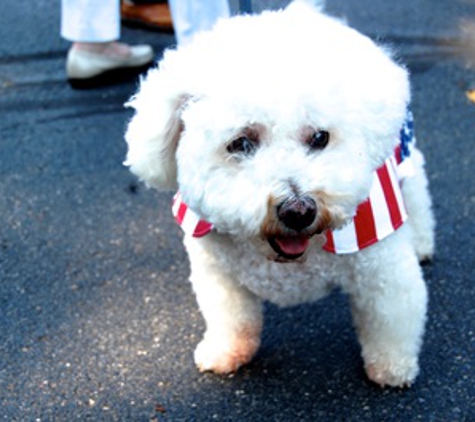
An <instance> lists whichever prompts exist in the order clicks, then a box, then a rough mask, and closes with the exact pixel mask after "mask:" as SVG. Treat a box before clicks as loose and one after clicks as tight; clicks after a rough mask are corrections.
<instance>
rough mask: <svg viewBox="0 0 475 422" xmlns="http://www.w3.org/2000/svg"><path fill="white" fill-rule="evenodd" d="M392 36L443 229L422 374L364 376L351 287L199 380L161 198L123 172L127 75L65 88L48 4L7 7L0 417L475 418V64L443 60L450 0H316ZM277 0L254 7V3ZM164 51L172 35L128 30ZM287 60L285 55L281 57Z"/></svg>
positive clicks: (0, 162)
mask: <svg viewBox="0 0 475 422" xmlns="http://www.w3.org/2000/svg"><path fill="white" fill-rule="evenodd" d="M328 3H329V7H328V8H329V10H330V11H332V12H333V13H335V14H337V15H339V16H345V17H346V18H347V19H348V21H349V22H350V23H351V24H353V25H354V26H356V27H357V28H358V29H360V30H361V31H362V32H364V33H366V34H368V35H370V36H371V37H373V38H375V39H378V40H383V41H385V42H388V43H390V44H391V45H393V47H394V48H395V49H396V50H398V51H399V53H400V57H401V59H402V60H403V61H404V62H406V63H407V64H408V66H409V68H410V70H411V72H412V83H413V111H414V114H415V119H416V120H415V122H416V133H417V137H418V142H419V146H420V148H421V149H422V150H423V151H424V153H425V155H426V158H427V169H428V173H429V177H430V182H431V190H432V193H433V198H434V208H435V214H436V217H437V221H438V229H437V245H438V247H437V254H436V256H435V260H434V262H433V263H432V264H431V265H428V266H426V267H425V268H424V272H425V276H426V279H427V283H428V286H429V290H430V308H429V320H428V324H427V333H426V336H425V342H424V347H423V350H422V354H421V362H420V363H421V374H420V376H419V378H418V379H417V381H416V383H415V384H414V385H413V386H412V388H410V389H405V390H399V389H384V390H382V389H380V388H378V387H377V386H375V385H373V384H371V383H370V382H369V381H367V379H366V378H365V374H364V371H363V366H362V360H361V358H360V351H359V346H358V343H357V340H356V337H355V334H354V331H353V328H352V325H351V319H350V313H349V307H348V303H347V300H346V298H345V297H344V296H343V295H341V294H340V293H338V292H335V293H334V294H332V295H331V296H330V297H328V298H326V299H324V300H322V301H320V302H317V303H315V304H312V305H307V306H300V307H295V308H290V309H283V310H282V309H278V308H277V307H274V306H272V305H269V306H267V307H266V325H265V331H264V336H263V341H262V347H261V349H260V351H259V353H258V355H257V356H256V358H255V359H254V361H253V362H252V363H251V364H250V365H248V366H246V367H245V368H243V369H242V370H241V371H239V372H238V373H237V374H235V375H234V376H230V377H220V376H216V375H213V374H200V373H199V372H198V371H197V370H196V368H195V366H194V363H193V359H192V354H193V350H194V347H195V346H196V344H197V342H198V341H199V339H200V337H201V335H202V333H203V330H204V324H203V320H202V318H201V316H200V314H199V311H198V308H197V305H196V303H195V300H194V296H193V293H192V291H191V287H190V285H189V283H188V281H187V275H188V263H187V258H186V255H185V253H184V250H183V247H182V244H181V233H180V230H179V228H178V227H176V225H175V223H174V222H173V219H172V216H171V211H170V199H171V195H170V194H169V193H158V192H155V191H151V190H146V189H145V188H144V187H143V186H141V185H140V184H138V183H137V181H136V180H135V178H134V177H133V176H132V175H131V174H129V172H128V170H127V169H126V168H124V167H123V166H122V161H123V159H124V156H125V152H126V148H125V142H124V140H123V132H124V128H125V125H126V122H127V119H128V118H130V112H129V111H127V110H125V109H124V108H123V106H122V104H123V103H124V101H126V99H127V98H128V97H129V96H130V95H131V94H132V93H133V92H134V90H135V87H136V84H135V83H134V82H131V83H127V84H123V85H118V86H113V87H109V88H103V89H97V90H93V91H74V90H72V89H71V88H69V86H68V85H67V83H66V81H65V72H64V59H65V55H66V52H67V48H68V46H69V44H68V43H67V42H66V41H64V40H61V39H60V37H59V11H60V4H59V1H58V0H54V1H46V0H37V1H34V2H32V1H27V0H18V1H16V0H3V1H2V6H3V9H2V10H3V12H2V14H1V15H0V148H1V154H0V212H1V214H0V419H1V420H5V421H72V420H81V421H83V420H90V421H195V420H196V421H214V420H217V421H261V420H262V421H444V422H445V421H475V322H474V321H475V311H474V305H475V276H474V272H475V242H474V241H473V239H474V237H475V225H474V223H473V216H474V215H475V183H474V180H475V173H474V170H473V169H474V168H475V151H474V140H475V127H474V123H475V104H473V103H471V102H470V101H468V99H467V98H466V95H465V92H466V91H467V90H468V89H470V88H473V87H474V83H475V71H474V70H471V69H469V68H467V67H465V66H464V64H463V62H462V61H460V60H459V59H458V58H457V57H455V56H454V55H453V52H454V48H453V47H452V43H453V41H454V40H456V39H457V38H458V36H459V31H458V25H459V23H460V20H461V19H468V18H470V17H472V18H474V19H475V3H471V2H469V1H458V0H438V1H434V0H413V1H409V0H400V1H398V2H388V1H384V0H360V1H358V2H353V1H350V0H328ZM276 5H277V2H272V1H267V2H263V1H260V2H259V1H254V2H253V7H254V8H255V10H258V9H261V8H263V7H268V6H272V7H275V6H276ZM123 39H124V40H126V41H129V42H147V43H150V44H152V45H153V46H154V47H155V48H156V50H157V51H158V52H161V51H162V50H163V48H166V47H168V46H171V45H172V44H173V43H174V37H173V36H172V35H169V34H159V33H151V32H146V31H142V30H131V29H127V28H125V29H124V30H123ZM282 59H283V60H284V59H285V58H284V57H283V58H282Z"/></svg>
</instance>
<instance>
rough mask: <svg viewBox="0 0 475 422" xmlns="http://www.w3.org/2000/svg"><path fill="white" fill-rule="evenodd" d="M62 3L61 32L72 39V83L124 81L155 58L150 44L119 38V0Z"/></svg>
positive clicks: (83, 85)
mask: <svg viewBox="0 0 475 422" xmlns="http://www.w3.org/2000/svg"><path fill="white" fill-rule="evenodd" d="M61 5H62V9H61V36H62V37H63V38H65V39H67V40H69V41H72V43H73V44H72V46H71V48H70V50H69V52H68V57H67V60H66V73H67V75H68V79H69V82H70V83H71V85H72V86H73V87H77V88H87V87H94V86H98V85H104V84H108V83H114V82H117V81H121V80H123V79H127V78H130V77H133V76H135V74H134V73H137V72H140V71H142V70H144V68H145V67H146V66H147V65H148V64H149V63H151V62H152V60H153V58H154V52H153V49H152V48H151V47H150V46H148V45H139V46H129V45H127V44H124V43H119V42H118V39H119V37H120V0H101V1H100V2H97V1H94V0H62V4H61ZM134 71H135V72H134ZM112 72H113V74H112Z"/></svg>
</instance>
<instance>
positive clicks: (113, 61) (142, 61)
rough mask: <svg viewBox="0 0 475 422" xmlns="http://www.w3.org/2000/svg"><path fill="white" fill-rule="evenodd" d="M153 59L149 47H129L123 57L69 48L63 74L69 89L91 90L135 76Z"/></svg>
mask: <svg viewBox="0 0 475 422" xmlns="http://www.w3.org/2000/svg"><path fill="white" fill-rule="evenodd" d="M153 59H154V51H153V49H152V47H150V46H149V45H137V46H131V47H130V54H129V55H127V56H125V57H123V56H120V55H111V54H104V53H96V52H92V51H84V50H78V49H73V48H72V49H70V50H69V52H68V57H67V60H66V74H67V76H68V81H69V83H70V84H71V86H72V87H73V88H78V89H81V88H94V87H98V86H103V85H111V84H114V83H118V82H125V81H126V80H130V79H132V78H134V77H137V75H139V74H140V73H141V72H143V71H145V70H146V69H147V68H148V67H149V66H150V65H151V63H152V62H153Z"/></svg>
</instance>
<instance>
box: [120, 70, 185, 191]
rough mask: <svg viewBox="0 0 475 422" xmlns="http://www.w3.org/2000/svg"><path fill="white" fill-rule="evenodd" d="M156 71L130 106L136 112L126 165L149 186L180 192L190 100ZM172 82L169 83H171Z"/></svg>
mask: <svg viewBox="0 0 475 422" xmlns="http://www.w3.org/2000/svg"><path fill="white" fill-rule="evenodd" d="M167 79H168V78H166V77H165V78H164V77H163V76H162V75H161V72H160V71H159V70H158V69H153V70H151V71H150V72H149V74H148V75H147V77H146V78H145V79H144V80H142V81H141V86H140V89H139V91H138V92H137V94H135V95H134V96H133V97H132V98H131V99H130V101H129V102H128V103H127V104H126V106H128V107H132V108H134V109H135V115H134V116H133V117H132V119H131V121H130V122H129V125H128V127H127V131H126V134H125V139H126V141H127V144H128V152H127V159H126V161H125V163H124V164H125V165H126V166H129V167H130V170H131V171H132V173H134V174H135V175H137V176H138V177H139V178H140V179H141V180H143V181H144V182H145V184H146V185H147V186H150V187H154V188H157V189H176V187H177V186H176V185H177V180H176V178H177V167H176V159H175V152H176V148H177V145H178V141H179V139H180V136H181V132H182V130H183V123H182V120H181V111H182V109H183V107H184V106H185V104H186V102H187V101H188V99H189V98H190V96H189V95H186V94H185V93H183V92H180V91H179V90H177V89H174V86H173V83H170V81H169V80H168V81H167ZM167 82H168V83H167Z"/></svg>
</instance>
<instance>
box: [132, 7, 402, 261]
mask: <svg viewBox="0 0 475 422" xmlns="http://www.w3.org/2000/svg"><path fill="white" fill-rule="evenodd" d="M408 102H409V84H408V77H407V73H406V71H405V70H404V69H403V68H401V67H400V66H398V65H397V64H396V63H395V62H394V61H393V60H392V59H391V58H390V56H389V54H388V53H387V52H386V51H385V50H384V49H382V48H380V47H378V46H377V45H375V44H374V43H373V42H372V41H371V40H369V39H368V38H367V37H365V36H363V35H361V34H359V33H357V32H356V31H354V30H352V29H350V28H348V27H347V26H345V25H344V24H342V23H341V22H339V21H337V20H335V19H333V18H330V17H328V16H325V15H322V14H320V13H319V12H317V11H316V10H314V9H312V8H311V7H310V6H308V5H306V4H303V3H301V2H296V3H295V4H292V5H291V6H289V7H288V8H287V9H285V10H283V11H279V12H265V13H263V14H261V15H259V16H243V17H236V18H232V19H230V20H225V21H222V22H220V23H219V24H218V25H217V26H216V27H215V29H213V30H212V31H210V32H207V33H203V34H202V35H200V36H198V37H197V38H196V39H195V41H194V42H192V43H191V44H189V45H187V46H185V47H183V48H179V49H178V50H173V51H168V52H166V53H165V56H164V58H163V60H162V61H161V63H160V64H159V67H158V68H157V69H154V70H152V71H151V72H149V74H148V76H147V77H146V78H145V80H144V81H142V84H141V87H140V89H139V91H138V93H137V94H136V95H135V96H134V97H133V98H132V100H131V101H130V103H129V104H130V105H131V106H132V107H134V108H135V110H136V113H135V116H134V117H133V118H132V120H131V122H130V124H129V127H128V130H127V134H126V139H127V142H128V146H129V151H128V156H127V161H126V164H127V165H129V166H130V167H131V170H132V171H133V172H134V173H135V174H137V175H138V176H139V177H140V178H141V179H143V180H144V181H145V182H146V183H147V184H148V185H150V186H153V187H157V188H162V189H163V188H168V189H177V188H178V189H179V190H180V192H181V194H182V196H183V198H184V201H185V202H186V203H187V204H188V206H189V207H190V208H191V209H193V210H194V211H195V212H197V213H198V214H199V215H200V216H201V217H202V218H204V219H206V220H207V221H209V222H210V223H212V224H213V225H214V227H215V228H216V230H217V231H218V232H224V233H228V234H231V235H233V236H237V237H240V238H246V239H252V240H253V241H254V242H255V243H257V244H259V245H260V246H262V250H263V251H264V253H266V254H267V255H268V256H269V257H271V258H275V257H276V256H279V257H281V258H282V257H283V258H284V259H295V258H297V257H300V256H301V255H303V254H304V253H305V251H306V250H307V248H308V246H309V243H310V241H309V239H310V238H311V237H312V236H314V235H315V234H319V233H322V232H324V231H325V230H327V229H329V228H337V227H340V226H342V225H343V224H344V223H345V222H346V221H347V220H348V219H350V218H352V216H353V215H354V213H355V209H356V207H357V205H358V204H359V203H361V202H362V201H363V200H364V199H366V197H367V196H368V193H369V188H370V184H371V180H372V176H373V172H374V171H375V169H376V168H378V167H379V166H380V165H381V164H382V163H383V161H384V160H385V159H386V158H387V157H388V156H389V155H390V153H391V152H392V150H393V149H394V147H395V146H396V144H397V142H398V133H399V129H400V127H401V125H402V123H403V121H404V116H405V111H406V107H407V104H408Z"/></svg>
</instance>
